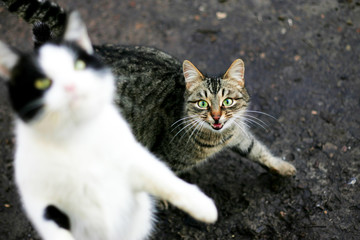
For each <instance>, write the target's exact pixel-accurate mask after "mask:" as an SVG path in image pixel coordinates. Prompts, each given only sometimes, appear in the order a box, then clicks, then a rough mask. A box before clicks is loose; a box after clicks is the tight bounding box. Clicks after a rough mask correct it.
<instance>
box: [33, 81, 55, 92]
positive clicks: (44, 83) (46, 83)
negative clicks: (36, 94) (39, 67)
mask: <svg viewBox="0 0 360 240" xmlns="http://www.w3.org/2000/svg"><path fill="white" fill-rule="evenodd" d="M34 86H35V88H36V89H38V90H45V89H48V88H49V87H50V86H51V80H50V79H48V78H39V79H36V80H35V82H34Z"/></svg>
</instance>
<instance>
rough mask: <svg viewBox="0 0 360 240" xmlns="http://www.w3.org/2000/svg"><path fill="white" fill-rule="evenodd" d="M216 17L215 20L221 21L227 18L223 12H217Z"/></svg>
mask: <svg viewBox="0 0 360 240" xmlns="http://www.w3.org/2000/svg"><path fill="white" fill-rule="evenodd" d="M216 17H217V19H219V20H222V19H225V18H226V17H227V14H226V13H224V12H217V13H216Z"/></svg>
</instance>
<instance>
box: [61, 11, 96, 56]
mask: <svg viewBox="0 0 360 240" xmlns="http://www.w3.org/2000/svg"><path fill="white" fill-rule="evenodd" d="M64 40H67V41H73V42H76V43H77V44H78V45H79V46H80V47H81V48H83V49H84V50H85V51H86V52H87V53H89V54H92V53H93V52H94V50H93V48H92V45H91V41H90V38H89V35H88V33H87V30H86V25H85V23H84V22H83V20H82V19H81V17H80V14H79V12H77V11H74V12H71V13H70V15H69V18H68V22H67V25H66V30H65V34H64Z"/></svg>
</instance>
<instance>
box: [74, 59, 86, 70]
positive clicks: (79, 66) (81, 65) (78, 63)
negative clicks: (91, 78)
mask: <svg viewBox="0 0 360 240" xmlns="http://www.w3.org/2000/svg"><path fill="white" fill-rule="evenodd" d="M74 67H75V70H84V69H85V68H86V63H85V62H84V61H83V60H80V59H78V60H76V62H75V65H74Z"/></svg>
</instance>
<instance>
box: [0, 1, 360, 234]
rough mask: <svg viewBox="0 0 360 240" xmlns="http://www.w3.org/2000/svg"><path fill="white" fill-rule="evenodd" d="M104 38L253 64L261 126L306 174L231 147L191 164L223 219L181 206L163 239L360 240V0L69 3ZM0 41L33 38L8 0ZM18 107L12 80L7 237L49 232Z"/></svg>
mask: <svg viewBox="0 0 360 240" xmlns="http://www.w3.org/2000/svg"><path fill="white" fill-rule="evenodd" d="M57 2H58V3H59V4H60V5H61V6H63V7H65V8H67V9H77V10H79V11H80V12H81V14H82V17H83V18H84V20H85V22H86V23H87V25H88V28H89V34H90V37H91V39H92V41H93V43H94V44H104V43H117V44H122V45H147V46H153V47H156V48H158V49H161V50H163V51H165V52H167V53H169V54H172V55H173V56H175V57H177V58H178V59H179V60H181V61H182V60H184V59H188V60H190V61H192V62H193V63H194V64H195V65H196V66H198V67H199V69H200V70H202V71H204V72H207V73H209V74H215V73H219V72H224V71H225V70H226V69H227V68H228V67H229V66H230V64H231V63H232V61H233V60H235V59H236V58H242V59H243V60H244V62H245V67H246V70H245V79H246V85H247V88H248V91H249V93H250V95H251V96H252V106H251V109H252V110H257V111H262V112H265V113H268V114H271V115H272V116H275V117H276V118H277V119H278V120H277V121H275V120H273V119H272V118H270V117H266V116H262V115H257V117H259V118H260V119H261V120H262V121H264V122H265V123H266V124H267V125H264V124H262V125H263V127H264V128H262V127H260V126H254V127H253V131H254V132H255V133H256V135H257V136H258V138H259V139H261V140H262V141H263V142H264V143H266V144H267V145H268V146H269V148H270V149H271V150H272V151H273V152H274V153H275V154H276V155H279V156H281V157H283V158H284V159H286V160H287V161H289V162H291V163H293V164H294V165H295V166H296V168H297V170H298V172H297V174H296V176H295V177H293V178H282V177H279V176H277V175H274V174H272V173H269V172H267V171H266V170H265V169H263V168H262V167H260V166H259V165H257V164H256V163H253V162H250V161H249V160H247V159H244V158H241V157H240V156H238V155H237V154H236V153H233V152H231V151H224V152H223V153H221V154H218V155H217V156H216V157H214V158H213V159H211V160H210V161H208V162H207V163H206V164H203V165H202V166H200V167H198V168H197V169H194V170H192V171H191V172H189V173H186V174H183V175H182V176H181V177H182V178H184V179H185V180H187V181H189V182H192V183H195V184H197V185H199V186H200V188H201V189H203V190H204V191H205V192H206V193H207V194H208V195H209V196H210V197H212V198H213V199H214V200H215V202H216V205H217V207H218V210H219V220H218V222H217V223H216V224H214V225H205V224H202V223H198V222H196V221H195V220H193V219H191V218H190V217H188V216H187V215H186V214H185V213H183V212H181V211H179V210H177V209H175V208H174V207H172V206H170V207H169V209H161V207H160V209H159V212H158V214H157V216H158V223H157V226H156V230H155V232H154V235H153V237H152V239H207V240H212V239H360V191H359V190H360V187H359V186H360V172H359V169H360V149H359V147H360V137H359V136H360V130H359V123H360V1H358V0H357V1H355V0H353V1H352V0H323V1H300V0H297V1H282V0H274V1H270V0H244V1H235V0H209V1H198V0H194V1H181V0H167V1H165V0H163V1H161V0H157V1H156V0H151V1H150V0H149V1H130V0H129V1H115V0H100V1H95V0H89V1H71V0H61V1H57ZM0 39H1V40H2V41H5V42H7V43H9V44H11V45H13V46H16V47H18V48H19V49H21V50H30V49H31V48H32V40H31V27H30V26H29V25H28V24H26V23H25V22H24V21H22V20H19V19H18V18H17V17H16V16H14V15H11V14H9V13H8V12H7V10H6V9H5V8H4V7H3V5H0ZM12 119H13V118H12V114H11V110H10V107H9V103H8V101H7V93H6V89H5V85H4V83H0V239H9V240H15V239H16V240H17V239H38V237H37V235H36V233H35V232H34V230H32V228H31V225H30V224H29V223H28V221H27V220H26V218H25V217H24V214H23V212H22V210H21V207H20V205H19V200H18V195H17V193H16V187H15V186H14V183H13V176H12V173H13V165H12V162H13V150H14V141H15V140H14V136H13V134H12V126H13V125H12Z"/></svg>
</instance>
